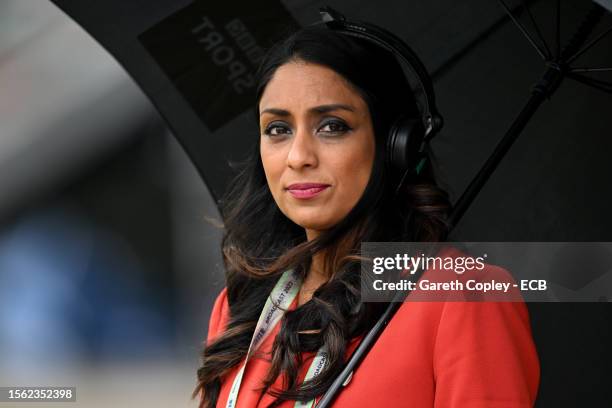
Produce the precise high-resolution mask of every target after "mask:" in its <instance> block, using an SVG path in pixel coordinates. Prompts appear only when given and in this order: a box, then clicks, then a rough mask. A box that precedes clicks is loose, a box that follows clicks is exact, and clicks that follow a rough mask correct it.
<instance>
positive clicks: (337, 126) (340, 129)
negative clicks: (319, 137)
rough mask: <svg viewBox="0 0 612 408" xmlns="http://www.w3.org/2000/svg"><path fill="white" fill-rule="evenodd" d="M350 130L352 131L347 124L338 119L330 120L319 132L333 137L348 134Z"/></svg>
mask: <svg viewBox="0 0 612 408" xmlns="http://www.w3.org/2000/svg"><path fill="white" fill-rule="evenodd" d="M349 130H351V128H350V127H348V125H347V124H346V123H344V122H343V121H341V120H338V119H334V120H329V121H327V122H325V123H324V124H323V126H321V127H320V128H319V132H322V133H327V134H331V135H339V134H343V133H346V132H348V131H349Z"/></svg>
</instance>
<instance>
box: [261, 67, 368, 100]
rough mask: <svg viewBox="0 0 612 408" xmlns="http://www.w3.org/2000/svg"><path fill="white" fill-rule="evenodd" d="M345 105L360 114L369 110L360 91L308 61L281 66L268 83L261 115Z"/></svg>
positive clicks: (332, 73) (329, 70)
mask: <svg viewBox="0 0 612 408" xmlns="http://www.w3.org/2000/svg"><path fill="white" fill-rule="evenodd" d="M333 103H343V104H347V105H351V106H353V107H355V108H356V110H364V109H367V107H366V104H365V101H364V100H363V98H362V97H361V96H360V95H359V93H358V92H357V90H356V89H355V88H354V87H353V86H352V85H351V84H350V83H349V82H348V81H347V80H346V79H345V78H344V77H342V76H341V75H340V74H338V73H337V72H335V71H334V70H332V69H330V68H328V67H326V66H323V65H318V64H313V63H309V62H304V61H291V62H288V63H286V64H283V65H281V66H280V67H279V68H278V69H277V70H276V72H275V73H274V75H273V76H272V79H271V80H270V81H269V82H268V84H267V86H266V88H265V90H264V92H263V94H262V97H261V100H260V102H259V108H260V111H261V110H263V109H266V108H272V107H274V108H286V109H287V108H288V109H289V110H301V109H304V110H306V109H308V108H310V107H313V106H318V105H325V104H333Z"/></svg>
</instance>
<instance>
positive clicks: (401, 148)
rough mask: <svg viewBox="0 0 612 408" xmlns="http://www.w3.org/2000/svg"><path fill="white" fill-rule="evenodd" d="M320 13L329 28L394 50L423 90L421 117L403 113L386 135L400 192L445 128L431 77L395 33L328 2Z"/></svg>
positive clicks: (388, 156) (390, 50)
mask: <svg viewBox="0 0 612 408" xmlns="http://www.w3.org/2000/svg"><path fill="white" fill-rule="evenodd" d="M319 13H320V14H321V17H322V20H323V21H322V22H323V23H324V24H325V25H326V26H327V27H328V28H330V29H332V30H334V31H337V32H340V33H343V34H346V35H350V36H353V37H357V38H362V39H365V40H368V41H370V42H371V43H373V44H375V45H377V46H379V47H381V48H383V49H385V50H387V51H389V52H391V53H392V54H393V55H394V56H395V57H396V58H397V59H398V61H403V62H404V65H405V66H406V67H407V68H408V71H409V72H410V73H411V74H412V75H414V77H415V79H416V80H417V82H418V85H419V87H420V88H421V89H422V91H423V92H422V95H423V98H424V100H425V103H424V104H423V107H422V110H421V120H419V119H414V118H409V117H407V116H400V117H399V118H397V119H396V120H395V122H394V123H393V125H392V126H391V129H390V131H389V135H388V137H387V146H386V161H387V166H388V167H389V169H390V170H391V172H392V174H395V175H398V176H399V184H398V187H397V188H396V193H397V192H398V191H399V189H400V187H401V186H402V183H403V182H404V179H405V178H406V177H407V176H408V175H409V174H411V173H412V174H419V172H420V171H421V169H422V168H423V165H424V164H425V161H426V160H427V148H428V142H429V140H430V139H431V138H432V137H433V136H434V135H435V134H436V133H437V132H439V131H440V129H442V125H443V123H444V121H443V119H442V116H440V114H439V113H438V110H437V108H436V105H435V95H434V91H433V83H432V81H431V78H430V77H429V74H428V73H427V69H426V68H425V66H424V65H423V63H422V62H421V60H420V59H419V57H417V55H416V53H415V52H414V51H413V50H412V49H411V48H410V47H409V46H408V45H407V44H406V43H405V42H404V41H402V40H401V39H400V38H399V37H398V36H396V35H395V34H393V33H391V32H389V31H387V30H385V29H383V28H381V27H378V26H375V25H373V24H369V23H364V22H350V21H347V20H346V18H345V17H344V16H343V15H342V14H340V13H339V12H338V11H336V10H334V9H332V8H331V7H329V6H326V7H321V8H320V9H319ZM408 83H410V81H408Z"/></svg>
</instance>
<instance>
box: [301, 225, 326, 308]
mask: <svg viewBox="0 0 612 408" xmlns="http://www.w3.org/2000/svg"><path fill="white" fill-rule="evenodd" d="M318 235H319V234H318V231H313V230H306V237H307V239H308V241H311V240H313V239H314V238H315V237H317V236H318ZM323 259H324V251H319V252H317V253H316V254H315V255H314V256H313V257H312V262H311V263H310V268H308V271H307V272H306V277H305V278H304V281H303V282H302V287H301V289H300V298H299V300H298V304H299V305H302V304H304V303H306V302H308V301H309V300H310V298H311V297H312V294H313V293H314V291H315V290H317V289H318V288H319V286H321V285H323V284H324V283H325V282H327V280H328V278H329V277H328V276H327V273H326V272H325V270H324V268H323Z"/></svg>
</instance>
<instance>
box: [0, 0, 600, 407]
mask: <svg viewBox="0 0 612 408" xmlns="http://www.w3.org/2000/svg"><path fill="white" fill-rule="evenodd" d="M58 3H61V4H62V5H63V7H62V9H60V8H58V6H56V5H55V4H58ZM230 3H231V2H229V3H228V2H219V3H214V5H215V7H216V5H218V4H225V6H224V7H226V8H232V10H233V11H232V13H238V12H241V11H240V8H239V7H236V5H237V4H238V3H240V2H234V3H231V4H230ZM265 3H266V4H267V5H270V4H271V5H272V6H273V7H275V8H276V9H279V8H280V9H282V10H288V11H283V13H286V12H288V13H290V15H291V16H292V19H293V20H292V21H293V22H294V23H295V24H300V25H306V24H310V23H312V22H314V21H316V20H317V18H318V16H317V11H316V10H317V8H318V7H319V6H321V5H324V4H330V5H332V6H335V7H338V8H339V9H340V10H341V11H344V12H345V13H349V11H350V12H351V13H353V14H351V16H352V17H354V18H356V19H363V20H370V21H372V22H374V23H379V24H381V25H384V26H385V27H387V28H388V29H390V30H391V31H393V32H396V33H398V34H400V35H401V36H402V37H403V38H405V39H407V40H409V41H408V42H409V43H410V45H412V46H413V47H414V48H415V50H416V51H417V53H418V54H419V55H420V56H421V57H422V58H423V60H424V62H425V64H426V66H427V67H428V68H429V69H430V71H431V72H432V75H433V77H434V79H435V84H436V92H437V97H438V106H439V108H440V111H441V112H442V113H443V115H444V117H445V119H446V127H445V130H444V131H443V133H442V134H440V135H439V136H437V138H436V139H434V141H433V148H434V151H435V152H436V153H437V156H438V158H439V161H440V163H441V168H440V171H441V176H442V177H443V183H442V184H443V186H444V187H445V188H446V189H447V190H448V191H449V193H450V194H451V198H452V199H453V200H456V199H457V198H458V197H459V196H460V195H461V193H462V192H463V190H464V189H465V187H466V186H467V184H468V183H469V181H470V180H471V178H472V177H473V176H474V174H475V173H476V171H477V170H478V169H479V168H480V166H481V165H482V163H483V162H484V160H485V159H486V158H487V157H488V155H489V154H490V153H491V151H492V149H493V148H494V146H495V144H496V143H497V141H498V140H499V138H500V137H501V135H503V133H504V132H505V130H506V129H507V128H508V126H509V124H510V123H511V121H512V120H513V118H514V117H515V116H516V114H517V112H518V111H519V110H520V108H521V107H522V104H523V103H524V102H525V100H526V98H527V97H528V96H529V91H530V89H531V86H533V84H534V83H535V82H536V81H537V79H538V78H539V76H540V75H541V73H542V72H543V66H542V62H541V61H540V60H539V59H538V56H537V54H536V53H535V52H534V50H533V49H532V48H530V47H529V45H528V44H527V43H526V42H525V41H524V39H523V38H522V37H521V35H520V33H519V32H518V30H517V29H516V27H514V26H513V25H512V24H511V22H510V20H509V19H508V18H507V17H506V16H505V14H504V11H503V9H502V8H500V7H499V4H498V3H497V2H496V1H490V0H471V1H469V2H452V1H450V0H440V1H436V2H410V3H405V2H399V1H394V0H389V1H387V2H385V3H384V6H385V7H381V4H382V3H381V4H379V2H376V4H374V3H372V2H367V1H361V2H357V3H350V2H349V1H341V0H339V1H329V2H322V1H311V0H299V1H298V0H296V1H283V2H277V3H275V2H274V1H266V2H265ZM281 3H282V6H283V7H280V5H281ZM515 3H516V4H518V3H520V2H512V4H513V7H514V6H515ZM529 3H531V4H532V5H533V7H534V12H535V13H536V16H539V17H540V19H539V21H542V22H543V30H546V31H547V32H549V33H550V32H551V30H552V27H553V24H554V16H552V14H551V13H552V10H554V9H553V8H551V7H554V4H555V2H554V1H547V0H546V1H545V0H542V1H532V2H529ZM590 3H591V2H590V1H586V0H584V1H580V0H576V1H571V2H563V7H564V13H563V26H564V27H566V28H567V34H566V35H565V39H567V37H569V35H570V34H571V33H572V32H573V31H574V28H575V27H576V26H577V25H578V24H579V22H580V20H581V18H582V17H583V16H584V14H585V12H586V10H588V9H589V7H590ZM209 4H210V5H211V6H210V7H213V6H212V4H213V3H211V2H204V1H190V0H180V1H178V0H172V1H170V0H168V1H165V0H164V1H162V0H159V1H155V2H144V1H130V2H121V1H106V2H98V3H85V2H80V1H72V0H67V1H59V0H58V1H55V2H51V1H43V0H2V1H0V385H3V386H9V385H65V386H77V403H76V404H71V406H73V405H74V406H83V407H98V406H99V407H102V406H105V407H106V406H114V407H123V406H125V407H128V406H129V407H133V406H147V407H170V406H172V407H175V406H195V403H194V402H193V401H190V393H191V391H192V389H193V387H194V386H195V371H196V369H197V367H198V364H199V361H198V357H199V356H198V353H199V352H200V350H201V344H202V340H203V339H204V338H205V336H206V332H207V324H208V317H209V313H210V310H211V308H212V303H213V301H214V299H215V297H216V295H217V294H218V293H219V291H220V290H221V288H222V287H223V268H222V265H221V256H220V251H219V244H220V238H221V230H220V228H219V223H220V217H219V214H218V210H217V206H216V203H215V200H216V199H217V198H218V197H219V195H220V193H221V192H222V190H223V186H224V185H225V184H226V182H227V180H228V179H229V178H230V177H231V171H230V168H229V166H228V165H227V162H228V161H229V159H230V158H231V159H233V158H240V154H241V153H242V152H243V151H244V149H245V148H246V147H247V146H248V143H243V144H241V143H236V139H235V137H237V135H242V136H241V137H242V139H241V140H247V141H248V140H250V139H248V137H251V135H252V134H254V133H253V132H256V129H255V128H254V127H253V126H254V123H253V122H251V121H250V116H249V113H250V112H247V111H246V110H245V109H244V108H242V107H240V106H238V108H240V109H239V110H238V111H237V112H234V111H232V110H231V109H230V108H231V106H229V105H228V106H229V107H228V109H230V110H229V111H228V112H229V113H228V114H226V115H220V114H219V112H217V115H216V116H215V117H214V118H213V117H211V116H210V112H209V111H206V109H209V108H210V107H205V108H206V109H204V110H202V109H200V110H198V108H199V107H198V106H195V105H194V101H193V100H191V99H190V98H191V97H193V93H196V94H198V93H199V94H201V95H200V96H201V97H203V98H204V99H206V98H208V99H209V100H210V101H212V102H211V103H212V104H213V105H214V104H215V103H218V104H219V106H221V107H224V106H223V103H225V102H227V101H229V103H230V104H231V103H234V102H236V101H237V100H236V99H232V98H231V97H227V95H226V97H227V98H226V99H227V100H225V102H224V99H223V98H213V97H212V96H209V95H208V94H207V93H203V92H201V90H199V89H197V88H191V86H192V85H193V86H195V85H197V83H196V82H194V83H190V84H187V85H188V86H186V88H187V90H185V89H181V90H180V92H179V91H177V89H176V88H175V87H174V85H176V86H178V85H177V83H176V82H174V85H173V81H172V80H173V78H172V77H171V76H170V68H171V67H170V68H169V66H168V65H165V66H164V64H163V54H159V53H158V54H155V50H156V48H155V47H156V46H157V45H158V43H156V41H157V39H156V38H157V37H156V31H155V30H157V29H159V30H160V31H159V32H161V33H163V30H162V28H164V27H162V26H158V25H156V24H158V23H160V22H164V21H166V20H165V19H166V17H167V16H169V15H174V14H173V13H177V15H178V14H179V13H180V12H181V11H182V10H185V8H187V7H190V6H192V5H197V6H198V7H200V8H205V7H209V6H208V5H209ZM253 4H255V3H253ZM262 4H263V3H262ZM110 5H112V6H113V7H115V6H116V7H115V9H112V7H111V6H110ZM260 6H261V5H259V6H258V7H260ZM249 7H251V6H249ZM262 7H263V6H262ZM66 10H68V11H70V12H69V13H68V14H70V16H69V15H67V14H66V13H65V11H66ZM236 10H238V11H236ZM244 10H246V11H244ZM244 10H243V12H244V15H245V16H246V15H247V14H248V7H246V6H245V9H244ZM517 10H518V11H521V10H520V9H517ZM71 13H72V14H71ZM105 13H106V14H105ZM113 13H115V14H113ZM281 14H282V13H281ZM74 15H78V16H79V18H80V20H79V24H82V25H83V27H86V28H87V31H86V30H85V29H84V28H82V27H81V25H79V24H77V22H75V21H74V20H73V17H74ZM551 16H552V17H551ZM523 17H525V16H524V15H523ZM606 18H607V20H605V22H606V23H607V24H608V25H609V23H610V18H609V15H608V16H607V17H606ZM168 20H170V18H168ZM109 21H112V24H110V23H109ZM262 26H263V24H262ZM160 27H161V28H160ZM604 27H606V26H605V25H604ZM150 30H152V31H150ZM159 32H157V34H159ZM89 33H91V35H94V36H95V39H94V38H93V37H92V36H91V35H90V34H89ZM126 33H127V34H126ZM143 33H147V34H146V35H144V36H142V35H141V34H143ZM128 34H129V35H128ZM137 37H138V38H139V40H137ZM143 45H145V46H146V48H147V50H148V51H149V52H150V54H151V56H149V54H147V51H146V50H145V48H143ZM160 55H161V57H160ZM170 57H171V58H172V57H173V55H172V53H171V54H170ZM586 57H588V58H587V60H588V62H590V63H595V64H597V66H610V65H611V64H610V61H612V42H611V40H610V38H608V39H606V40H605V41H602V44H600V46H599V47H598V48H597V50H593V52H591V53H589V55H588V56H586ZM115 58H117V59H118V60H119V61H121V64H119V62H118V61H117V60H116V59H115ZM136 59H138V60H140V61H141V62H142V61H144V62H145V63H142V64H141V65H139V66H137V65H136V64H135V63H134V61H135V60H136ZM154 59H155V61H156V62H157V63H158V64H157V65H155V64H154ZM166 62H167V61H166ZM147 64H148V65H147ZM124 67H127V68H126V69H127V71H126V69H124ZM128 72H130V74H128ZM135 73H136V74H138V75H135ZM130 75H132V76H130ZM608 78H609V77H608ZM204 82H205V81H204ZM183 85H185V84H183ZM142 89H144V90H145V91H146V92H147V96H145V93H144V92H143V90H142ZM189 89H191V90H192V91H193V93H192V94H190V93H189V92H191V91H189ZM204 89H205V90H206V91H208V89H206V88H204ZM211 92H212V91H211ZM162 94H163V96H164V98H161V97H160V95H162ZM202 95H203V96H202ZM151 100H153V101H155V103H156V108H157V109H156V108H154V107H153V105H152V102H151ZM238 102H241V101H238ZM236 103H237V102H236ZM189 104H191V106H190V105H189ZM238 105H239V104H238ZM611 107H612V104H611V99H610V95H609V94H605V93H603V92H598V91H596V90H592V89H589V88H587V87H585V86H583V85H581V84H577V83H574V82H570V81H569V80H567V81H565V82H564V84H563V86H562V87H561V88H560V90H559V92H558V95H556V96H555V98H554V99H553V100H552V101H551V102H547V103H546V104H545V105H544V106H543V107H542V108H541V110H540V111H539V112H538V113H537V115H536V117H535V118H534V120H533V121H531V122H530V124H529V125H528V126H527V128H526V129H525V134H524V135H522V136H521V137H520V138H519V140H518V142H517V143H516V144H515V146H513V149H512V151H511V152H510V154H509V155H508V157H507V158H506V159H505V160H504V162H503V163H502V165H501V166H500V168H499V169H498V171H497V172H496V173H495V174H494V176H493V177H492V178H491V180H490V182H489V183H488V184H487V185H486V186H485V188H484V189H483V191H482V193H481V194H480V195H479V198H478V199H477V200H476V201H475V202H474V204H473V206H472V207H471V208H470V210H469V211H468V213H467V214H466V217H465V219H464V220H463V221H462V222H461V224H460V225H459V226H458V228H457V229H456V230H455V232H454V238H455V239H456V240H463V241H487V240H490V241H513V240H515V241H612V236H611V233H610V231H612V220H611V219H610V218H609V216H608V215H607V214H609V207H610V206H609V202H610V200H611V199H612V189H610V183H609V174H610V164H609V163H610V162H609V156H610V152H611V151H612V138H610V137H609V136H610V134H611V132H610V129H611V128H612V122H611V121H610V115H609V112H610V108H611ZM233 109H237V108H233ZM158 112H162V114H163V115H164V117H165V118H166V119H170V121H168V122H167V121H164V120H163V119H162V117H161V116H160V113H158ZM207 114H208V116H207ZM213 119H214V120H213ZM213 122H214V123H213ZM167 123H172V130H170V129H169V127H168V125H167ZM186 134H190V135H191V136H190V137H191V139H188V138H186V136H185V135H186ZM175 136H176V137H175ZM177 140H178V141H177ZM179 141H180V143H181V144H179ZM206 143H210V144H209V145H207V144H206ZM217 147H218V149H217ZM223 149H225V150H223ZM232 149H235V150H236V151H235V152H234V151H230V150H232ZM186 150H187V151H188V152H189V155H188V154H187V153H186ZM194 163H196V164H194ZM207 169H208V170H209V171H208V172H207V171H205V170H207ZM211 169H212V170H214V171H212V170H211ZM203 178H204V179H205V180H206V183H205V182H204V180H203ZM609 305H610V304H609V303H600V304H585V305H577V304H566V305H563V304H551V305H534V304H530V305H529V307H530V311H531V317H532V325H533V329H534V336H535V339H536V343H537V346H538V349H539V353H540V358H541V361H542V370H543V371H542V385H541V388H540V395H539V401H538V406H540V407H548V406H550V407H553V406H554V407H561V406H568V407H570V406H591V405H596V404H598V405H601V404H602V403H604V405H603V406H605V403H609V402H610V401H612V398H611V397H610V392H611V390H610V388H609V383H610V368H612V366H611V364H610V355H611V353H610V351H608V350H607V344H609V343H610V341H612V332H611V327H612V317H611V316H612V313H610V306H609ZM585 374H586V375H585ZM2 406H6V404H3V403H0V407H2ZM20 406H24V407H25V406H28V404H21V405H20ZM32 406H41V404H40V403H37V404H32Z"/></svg>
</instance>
